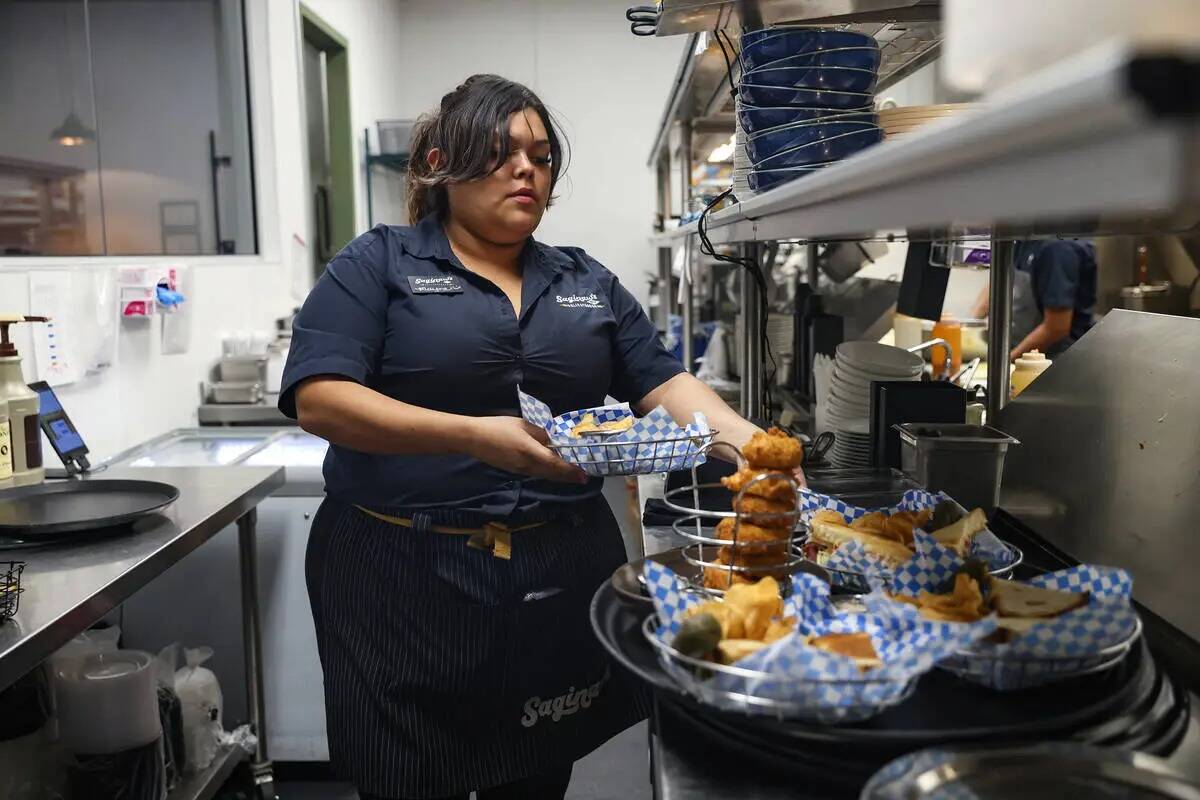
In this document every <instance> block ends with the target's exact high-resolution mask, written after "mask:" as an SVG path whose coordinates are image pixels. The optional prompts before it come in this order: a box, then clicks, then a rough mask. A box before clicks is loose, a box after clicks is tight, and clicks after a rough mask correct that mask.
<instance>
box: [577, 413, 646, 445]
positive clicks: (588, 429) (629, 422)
mask: <svg viewBox="0 0 1200 800" xmlns="http://www.w3.org/2000/svg"><path fill="white" fill-rule="evenodd" d="M632 427H633V417H632V416H628V417H623V418H621V419H614V420H609V421H608V422H596V415H595V414H593V413H592V412H590V411H589V412H588V413H586V414H584V415H583V419H581V420H579V422H578V423H577V424H576V425H575V427H573V428H571V437H572V438H575V439H578V438H579V437H581V436H592V435H595V434H598V433H621V432H622V431H627V430H629V429H630V428H632Z"/></svg>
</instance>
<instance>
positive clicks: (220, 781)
mask: <svg viewBox="0 0 1200 800" xmlns="http://www.w3.org/2000/svg"><path fill="white" fill-rule="evenodd" d="M246 758H248V756H247V755H246V751H245V750H243V749H242V748H240V747H223V748H221V750H219V751H218V752H217V757H216V758H215V759H213V763H212V764H210V765H209V767H208V769H206V770H202V771H200V772H197V773H196V774H195V775H189V776H188V777H186V778H184V779H183V781H181V782H180V783H179V785H178V786H176V787H175V788H174V789H172V790H171V791H170V792H168V793H167V800H209V798H211V797H214V796H216V794H217V791H218V790H219V789H220V788H221V787H222V786H223V785H224V784H225V781H227V780H229V776H230V775H232V774H233V770H234V768H235V767H237V765H238V764H239V763H241V762H242V761H245V760H246Z"/></svg>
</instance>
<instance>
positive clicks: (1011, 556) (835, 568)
mask: <svg viewBox="0 0 1200 800" xmlns="http://www.w3.org/2000/svg"><path fill="white" fill-rule="evenodd" d="M943 500H946V501H949V502H954V501H953V500H952V499H951V498H950V496H949V495H947V494H946V493H945V492H938V493H937V494H933V493H932V492H928V491H926V490H924V489H909V490H908V491H907V492H905V493H904V495H903V497H901V498H900V502H899V503H897V504H896V505H894V506H891V507H888V508H861V507H859V506H852V505H849V504H848V503H845V502H844V501H842V500H839V499H838V498H836V497H832V496H830V495H826V494H820V493H818V492H814V491H811V490H809V489H801V490H800V520H801V522H802V523H803V524H804V525H805V526H810V525H811V524H812V518H813V515H815V514H816V513H817V512H818V511H824V510H832V511H836V512H838V513H839V514H841V515H842V516H843V517H844V518H845V519H846V522H847V523H851V522H853V521H854V520H856V519H858V518H859V517H863V516H866V515H867V514H870V513H872V512H875V511H882V512H883V513H885V514H895V513H896V512H897V511H921V510H923V509H926V508H933V507H934V506H936V505H937V504H938V503H940V502H942V501H943ZM959 508H960V509H961V508H962V507H961V506H959ZM962 510H963V513H966V509H962ZM940 549H941V550H943V551H945V552H946V553H950V551H948V550H946V548H940ZM950 555H953V553H950ZM971 555H972V556H973V557H974V558H978V559H980V560H982V561H983V562H984V563H985V564H987V565H988V567H989V568H990V569H992V570H999V569H1004V568H1005V567H1007V566H1009V565H1010V564H1012V562H1013V561H1014V560H1015V559H1016V553H1014V552H1013V551H1012V550H1011V549H1010V548H1009V547H1008V546H1007V545H1005V544H1004V542H1002V541H1001V540H1000V538H999V537H997V536H996V534H994V533H992V532H991V531H990V530H986V529H985V530H983V531H981V532H980V533H979V534H978V535H977V536H975V538H974V539H973V540H972V541H971ZM954 558H955V560H956V562H957V556H954ZM825 567H826V568H827V569H829V570H831V574H832V576H833V580H834V582H835V583H837V584H838V585H839V586H844V587H846V588H855V589H858V590H863V586H864V585H865V583H866V581H867V580H872V581H878V580H885V581H886V580H890V579H891V578H892V567H891V565H890V564H888V563H886V562H885V561H883V560H881V559H879V558H878V557H876V556H873V555H871V554H870V553H867V552H866V551H865V550H863V549H862V548H861V547H859V546H858V545H857V544H855V543H853V542H851V543H848V544H845V545H842V546H841V547H839V548H838V549H837V550H836V551H835V552H834V553H833V555H831V556H830V557H829V561H828V562H827V563H826V564H825ZM953 569H954V568H953V567H952V568H951V571H953ZM853 576H862V580H853Z"/></svg>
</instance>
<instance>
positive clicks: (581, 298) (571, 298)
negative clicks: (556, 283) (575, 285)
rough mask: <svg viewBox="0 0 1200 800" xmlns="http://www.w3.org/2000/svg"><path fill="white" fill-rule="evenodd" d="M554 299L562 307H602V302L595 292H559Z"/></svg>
mask: <svg viewBox="0 0 1200 800" xmlns="http://www.w3.org/2000/svg"><path fill="white" fill-rule="evenodd" d="M554 299H555V300H557V301H558V304H559V305H560V306H562V307H563V308H604V304H603V303H601V302H600V296H599V295H598V294H596V293H595V292H592V293H591V294H569V295H561V294H560V295H556V296H555V298H554Z"/></svg>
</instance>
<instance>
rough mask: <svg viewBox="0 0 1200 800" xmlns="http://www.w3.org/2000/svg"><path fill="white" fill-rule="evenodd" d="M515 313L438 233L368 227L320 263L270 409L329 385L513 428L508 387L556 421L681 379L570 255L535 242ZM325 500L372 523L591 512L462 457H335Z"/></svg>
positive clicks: (594, 490)
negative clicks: (418, 514) (458, 515)
mask: <svg viewBox="0 0 1200 800" xmlns="http://www.w3.org/2000/svg"><path fill="white" fill-rule="evenodd" d="M521 264H522V269H523V278H522V289H521V304H522V308H521V311H520V314H519V315H518V314H516V313H514V311H513V307H512V304H511V303H510V302H509V300H508V298H507V296H506V295H505V294H504V292H502V291H501V290H500V289H499V287H497V286H496V285H495V284H493V283H492V282H491V281H488V280H486V279H485V278H482V277H480V276H478V275H476V274H475V273H473V272H471V271H470V270H469V269H467V268H466V267H464V266H463V264H462V262H460V261H459V260H458V258H457V257H455V255H454V253H453V252H452V251H451V249H450V244H449V242H448V241H447V240H446V234H445V232H444V231H443V229H442V226H441V223H440V222H439V221H438V220H437V219H436V218H434V217H427V218H426V219H424V220H422V221H421V222H420V223H419V224H418V225H416V226H415V227H412V228H402V227H395V226H389V225H379V226H376V227H375V228H374V229H373V230H371V231H369V232H367V233H365V234H363V235H362V236H360V237H358V238H357V239H355V240H354V241H353V242H351V243H350V244H349V245H347V246H346V248H345V249H344V250H342V251H341V252H340V253H339V254H338V255H337V257H335V258H334V259H333V261H331V262H330V263H329V266H328V268H327V269H326V271H325V274H324V275H323V276H322V277H321V279H320V280H319V281H317V284H316V286H315V287H313V290H312V292H311V293H310V294H309V296H308V299H307V300H306V301H305V303H304V307H303V308H302V309H301V310H300V314H299V315H298V316H297V317H296V320H295V324H294V326H293V330H292V344H291V351H290V354H289V356H288V361H287V366H286V368H285V370H284V376H283V387H282V392H281V393H280V396H279V407H280V409H281V410H282V411H283V413H285V414H287V415H288V416H290V417H293V418H294V417H295V416H296V400H295V391H296V387H297V385H299V383H300V382H301V381H303V380H304V379H305V378H309V377H312V376H314V375H341V376H345V377H346V378H349V379H351V380H354V381H357V382H359V383H361V384H363V385H365V386H368V387H370V388H371V389H374V390H375V391H378V392H381V393H383V394H385V395H387V396H389V397H393V398H395V399H397V400H401V401H403V402H405V403H410V404H412V405H416V406H421V407H423V408H430V409H435V410H438V411H445V412H449V413H452V414H462V415H466V416H476V417H479V416H498V415H508V416H520V413H521V412H520V406H519V404H518V401H517V386H518V385H519V386H520V387H521V388H522V389H523V390H524V391H525V392H527V393H529V394H531V395H533V396H534V397H537V398H538V399H540V400H542V401H544V402H545V403H546V404H547V405H549V406H550V408H551V410H552V411H553V412H554V413H555V414H561V413H563V412H566V411H572V410H575V409H579V408H586V407H590V406H597V405H602V404H603V403H604V400H605V397H606V396H608V395H611V396H612V397H615V398H617V399H618V400H622V401H626V402H636V401H637V400H639V399H641V398H642V397H644V396H645V395H646V394H648V393H649V392H650V391H651V390H653V389H654V388H656V387H657V386H659V385H661V384H662V383H663V382H665V381H666V380H668V379H669V378H672V377H674V376H675V375H677V374H678V373H680V372H682V371H683V365H682V364H680V362H679V361H678V360H677V359H676V358H675V357H674V356H672V355H671V354H670V353H668V352H667V351H666V350H665V349H664V348H663V346H662V344H661V343H660V341H659V338H658V334H657V332H656V331H655V329H654V326H653V325H652V324H651V322H650V320H649V319H648V318H647V317H646V314H645V312H643V310H642V308H641V306H640V305H639V304H638V302H637V301H636V300H635V299H634V298H633V296H632V295H631V294H630V293H629V292H628V291H627V290H626V289H625V288H624V287H623V286H621V284H620V283H619V282H618V281H617V278H616V276H614V275H613V274H612V273H611V272H609V271H608V270H607V269H605V268H604V267H602V266H601V265H600V264H599V263H598V262H596V261H595V260H594V259H592V258H590V257H589V256H588V255H587V254H586V253H585V252H583V251H582V250H580V249H578V248H570V247H564V248H557V247H549V246H547V245H544V244H541V243H540V242H537V241H535V240H533V239H530V240H529V244H528V245H527V246H526V247H525V249H524V251H523V252H522V255H521ZM324 472H325V483H326V490H327V491H328V492H329V493H330V494H331V495H333V496H335V497H337V498H339V499H341V500H344V501H346V502H350V503H358V504H360V505H363V506H367V507H370V508H376V509H399V510H404V509H413V510H419V509H431V508H446V509H455V510H460V511H469V512H479V513H482V514H487V515H489V516H491V515H495V516H497V517H507V516H510V515H513V514H518V515H519V514H521V513H523V512H527V511H532V510H546V506H547V504H555V503H562V502H568V501H572V500H578V499H582V498H587V497H594V496H596V495H598V494H599V493H600V487H601V481H600V480H598V479H594V480H592V481H590V482H589V483H588V484H587V485H586V486H573V485H570V484H562V483H555V482H551V481H545V480H540V479H535V478H529V477H526V476H522V475H516V474H513V473H510V472H506V471H504V470H501V469H497V468H495V467H492V466H489V465H488V464H484V463H482V462H480V461H478V460H476V459H473V458H469V457H467V456H459V455H442V456H428V455H422V456H405V455H372V454H368V453H361V452H358V451H356V450H352V449H350V448H348V447H342V446H340V445H336V444H333V445H331V446H330V448H329V453H328V455H327V456H326V459H325V468H324Z"/></svg>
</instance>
